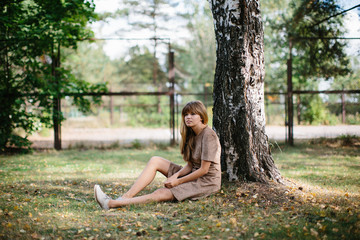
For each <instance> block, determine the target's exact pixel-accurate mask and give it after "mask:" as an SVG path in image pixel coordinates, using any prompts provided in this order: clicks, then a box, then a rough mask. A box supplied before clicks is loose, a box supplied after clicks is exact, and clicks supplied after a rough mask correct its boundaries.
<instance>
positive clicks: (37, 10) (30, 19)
mask: <svg viewBox="0 0 360 240" xmlns="http://www.w3.org/2000/svg"><path fill="white" fill-rule="evenodd" d="M95 19H96V15H95V14H94V4H93V2H92V1H91V0H89V1H83V0H71V1H67V0H61V1H60V0H55V1H54V0H37V1H34V0H15V1H13V0H5V1H1V3H0V39H1V42H2V46H1V48H0V63H1V64H0V65H1V69H0V81H1V82H0V100H1V111H0V117H1V125H0V150H1V151H4V150H5V149H6V148H7V147H9V146H19V147H21V146H29V145H30V142H29V141H28V139H27V136H28V135H29V134H31V133H32V132H34V131H35V130H37V129H38V128H39V127H40V126H42V125H45V126H46V127H50V126H52V117H53V118H54V119H55V120H57V121H61V120H62V119H63V117H62V115H61V113H60V112H58V111H57V110H55V108H54V106H56V104H58V101H56V99H58V98H61V97H62V96H63V95H64V93H66V92H75V93H82V92H87V91H103V90H105V88H104V85H99V86H97V85H91V84H89V83H87V82H86V81H84V80H80V79H77V78H75V77H74V75H73V74H71V71H70V70H69V69H65V68H64V67H61V66H60V62H61V60H62V59H63V58H62V55H61V52H62V50H61V49H62V48H67V47H69V48H70V47H72V48H76V44H77V42H78V41H79V40H80V39H82V38H88V37H91V36H92V31H91V30H90V29H89V28H88V27H87V23H88V22H89V21H93V20H95ZM93 100H94V101H97V100H99V98H93ZM73 102H74V104H75V105H77V106H78V107H79V108H80V109H81V110H82V111H88V110H89V107H90V103H91V100H90V99H88V98H85V97H83V96H74V97H73ZM18 128H19V129H23V130H24V132H25V137H20V136H18V135H16V134H15V133H14V130H15V129H18Z"/></svg>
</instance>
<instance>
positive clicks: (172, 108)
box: [169, 50, 175, 145]
mask: <svg viewBox="0 0 360 240" xmlns="http://www.w3.org/2000/svg"><path fill="white" fill-rule="evenodd" d="M169 82H170V89H169V90H170V131H171V139H170V144H171V145H175V67H174V52H173V51H171V50H169Z"/></svg>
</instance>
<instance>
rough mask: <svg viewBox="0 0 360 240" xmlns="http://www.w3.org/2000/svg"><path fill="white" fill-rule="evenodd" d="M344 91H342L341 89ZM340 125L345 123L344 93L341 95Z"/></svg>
mask: <svg viewBox="0 0 360 240" xmlns="http://www.w3.org/2000/svg"><path fill="white" fill-rule="evenodd" d="M343 90H344V89H343ZM341 108H342V123H343V124H345V122H346V109H345V93H344V92H342V93H341Z"/></svg>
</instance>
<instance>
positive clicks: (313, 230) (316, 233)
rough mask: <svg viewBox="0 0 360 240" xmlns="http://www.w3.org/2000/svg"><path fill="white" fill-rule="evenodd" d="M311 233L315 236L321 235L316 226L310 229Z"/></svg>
mask: <svg viewBox="0 0 360 240" xmlns="http://www.w3.org/2000/svg"><path fill="white" fill-rule="evenodd" d="M310 234H311V236H314V237H317V236H319V233H318V232H317V231H316V230H315V229H314V228H311V229H310Z"/></svg>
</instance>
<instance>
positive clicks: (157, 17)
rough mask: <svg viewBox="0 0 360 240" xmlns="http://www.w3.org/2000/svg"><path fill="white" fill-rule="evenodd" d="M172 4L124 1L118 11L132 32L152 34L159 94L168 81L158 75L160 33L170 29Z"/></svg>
mask: <svg viewBox="0 0 360 240" xmlns="http://www.w3.org/2000/svg"><path fill="white" fill-rule="evenodd" d="M171 2H172V1H171V0H143V1H138V0H123V1H122V3H123V5H124V7H123V8H122V9H119V11H118V15H120V16H127V18H128V24H129V25H130V26H132V27H133V29H132V31H133V30H146V31H150V32H151V35H152V36H151V38H152V39H153V43H154V51H153V54H154V56H153V64H152V74H153V76H152V78H153V84H154V86H157V89H158V91H159V92H160V91H161V90H162V87H163V85H165V82H166V80H167V79H166V80H165V79H161V78H160V77H159V76H158V75H157V73H158V69H159V66H158V56H157V50H158V42H159V38H160V37H161V36H160V34H159V31H161V30H164V29H168V28H169V27H165V26H166V22H167V21H168V19H169V17H170V16H169V13H168V9H169V7H171ZM139 19H140V20H139ZM118 32H120V31H118ZM123 32H124V31H123V30H121V33H123ZM158 112H159V113H160V112H161V108H160V96H159V100H158Z"/></svg>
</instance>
